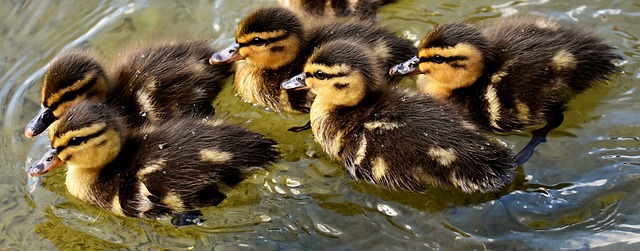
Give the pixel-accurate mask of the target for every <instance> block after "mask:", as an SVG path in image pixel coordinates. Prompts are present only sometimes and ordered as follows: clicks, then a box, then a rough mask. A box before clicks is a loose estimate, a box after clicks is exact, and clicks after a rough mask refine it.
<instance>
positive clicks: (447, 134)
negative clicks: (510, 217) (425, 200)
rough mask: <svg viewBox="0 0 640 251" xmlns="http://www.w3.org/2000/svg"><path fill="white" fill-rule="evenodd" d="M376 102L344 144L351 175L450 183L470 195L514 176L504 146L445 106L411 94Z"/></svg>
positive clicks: (412, 183) (407, 183)
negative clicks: (349, 141) (348, 143)
mask: <svg viewBox="0 0 640 251" xmlns="http://www.w3.org/2000/svg"><path fill="white" fill-rule="evenodd" d="M399 100H403V101H402V102H397V101H399ZM376 106H378V107H379V108H378V109H372V110H375V111H376V112H375V113H374V114H373V116H369V118H370V119H368V120H366V121H365V122H364V124H363V130H362V133H361V134H360V135H361V138H360V139H358V140H357V141H355V140H354V141H353V143H352V145H351V146H349V147H348V148H347V147H345V153H346V154H350V156H351V159H353V161H352V166H353V170H354V175H355V176H356V177H359V178H363V179H365V180H367V181H370V182H373V183H377V184H383V185H385V186H388V187H391V188H399V189H409V190H413V191H422V190H424V188H425V185H436V186H455V187H459V188H461V189H462V190H464V191H465V192H469V193H471V192H490V191H496V190H499V189H501V188H502V187H504V186H505V185H506V184H508V183H509V182H510V181H511V180H512V179H513V177H514V171H513V168H512V167H511V163H512V162H513V156H512V154H511V153H510V152H509V150H508V149H506V148H505V147H503V146H500V145H498V144H496V143H495V142H492V141H490V140H489V139H487V138H486V137H483V136H481V135H480V134H479V133H478V132H477V131H476V130H473V129H471V128H472V127H473V126H470V124H468V122H466V121H465V120H464V119H463V118H462V116H460V115H457V113H456V112H455V111H454V110H453V109H451V108H449V107H448V106H445V105H444V104H438V103H435V102H433V101H430V100H428V99H425V98H422V97H418V96H412V95H394V96H393V98H392V99H388V98H381V99H380V100H379V103H378V104H377V105H376Z"/></svg>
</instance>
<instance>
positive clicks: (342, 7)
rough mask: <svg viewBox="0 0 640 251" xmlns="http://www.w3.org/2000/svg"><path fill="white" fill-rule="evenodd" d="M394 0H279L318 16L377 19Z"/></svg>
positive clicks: (283, 4) (290, 6)
mask: <svg viewBox="0 0 640 251" xmlns="http://www.w3.org/2000/svg"><path fill="white" fill-rule="evenodd" d="M392 2H395V1H394V0H382V1H380V0H359V1H344V0H342V1H335V0H334V1H327V0H311V1H302V0H278V3H280V5H282V6H287V7H289V8H292V9H295V10H300V11H303V12H306V13H309V14H311V15H314V16H317V17H324V18H327V17H357V18H359V19H362V20H369V21H375V19H376V15H377V14H378V11H379V10H380V8H381V7H382V6H384V5H386V4H389V3H392Z"/></svg>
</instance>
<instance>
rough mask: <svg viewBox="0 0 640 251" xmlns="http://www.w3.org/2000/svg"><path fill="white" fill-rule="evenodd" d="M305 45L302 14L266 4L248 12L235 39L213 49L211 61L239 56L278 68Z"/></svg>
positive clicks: (256, 63) (292, 57)
mask: <svg viewBox="0 0 640 251" xmlns="http://www.w3.org/2000/svg"><path fill="white" fill-rule="evenodd" d="M304 45H305V28H304V25H303V23H302V21H301V19H300V17H299V16H298V15H297V14H296V13H294V12H293V11H291V10H289V9H286V8H283V7H276V6H273V7H263V8H260V9H258V10H256V11H254V12H252V13H251V14H249V15H248V16H246V17H245V18H244V19H242V21H241V22H240V24H238V28H237V30H236V42H235V43H233V44H231V45H230V46H229V47H227V48H225V49H223V50H221V51H219V52H216V53H214V54H213V55H212V56H211V58H210V59H209V63H211V64H220V63H227V62H233V61H237V60H240V59H245V60H247V62H248V63H251V64H253V65H255V66H256V67H260V68H265V69H277V68H279V67H281V66H284V65H287V64H289V63H291V62H292V61H293V60H294V59H295V58H296V57H297V55H298V53H299V52H300V50H301V48H302V47H303V46H304Z"/></svg>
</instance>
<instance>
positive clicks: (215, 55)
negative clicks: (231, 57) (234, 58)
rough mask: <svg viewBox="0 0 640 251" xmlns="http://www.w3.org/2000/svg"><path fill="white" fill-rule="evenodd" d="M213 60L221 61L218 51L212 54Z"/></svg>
mask: <svg viewBox="0 0 640 251" xmlns="http://www.w3.org/2000/svg"><path fill="white" fill-rule="evenodd" d="M213 60H215V61H216V62H220V61H222V56H220V54H219V53H215V54H213Z"/></svg>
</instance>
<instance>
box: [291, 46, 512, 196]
mask: <svg viewBox="0 0 640 251" xmlns="http://www.w3.org/2000/svg"><path fill="white" fill-rule="evenodd" d="M378 64H379V61H378V60H377V55H376V53H375V51H374V50H371V49H369V48H367V47H365V46H361V45H360V44H357V43H353V42H352V41H344V40H337V41H332V42H330V43H327V44H324V45H322V46H321V47H320V48H318V49H317V50H316V51H315V52H314V53H313V54H312V55H311V57H310V58H309V59H308V61H307V62H306V64H305V66H304V73H302V74H300V75H298V76H296V77H295V78H292V80H291V82H285V84H283V87H286V88H309V89H310V90H311V91H312V92H313V93H315V94H316V98H315V99H314V101H313V104H312V106H311V111H310V120H311V130H312V132H313V135H314V137H315V140H316V141H317V142H318V143H319V144H320V145H321V146H322V148H323V149H324V151H325V152H326V153H327V154H328V155H329V156H330V157H331V158H333V159H336V160H338V161H341V162H342V164H343V165H344V166H345V167H346V169H347V171H348V173H349V174H350V176H351V177H353V178H355V179H356V180H365V181H366V182H369V183H373V184H376V185H380V186H382V187H385V188H388V189H394V190H407V191H412V192H424V191H426V190H427V189H428V186H436V187H444V188H451V187H456V188H459V189H460V190H462V191H464V192H466V193H488V192H496V191H499V190H500V189H502V188H504V187H505V186H506V185H507V184H509V183H510V182H511V181H513V179H514V177H515V170H514V169H515V167H514V166H513V154H512V153H511V150H510V149H508V148H507V147H506V146H504V145H503V144H501V143H500V142H497V141H496V140H494V139H490V138H488V137H487V136H486V135H483V134H481V131H480V130H479V129H478V128H477V126H475V125H474V124H473V123H472V122H471V121H469V120H468V119H467V118H466V117H465V116H464V115H463V114H462V113H460V112H459V111H458V110H457V109H456V108H455V107H454V106H452V105H449V104H448V103H446V102H441V101H438V100H436V99H433V98H431V97H429V96H426V95H422V94H420V93H417V92H415V91H413V90H409V89H402V88H399V87H392V86H389V85H385V84H381V83H379V82H380V81H384V78H385V75H386V74H387V72H388V69H386V68H384V67H381V66H380V65H378ZM296 80H297V81H298V83H297V84H294V83H292V82H295V81H296ZM300 80H302V81H304V82H301V81H300Z"/></svg>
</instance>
